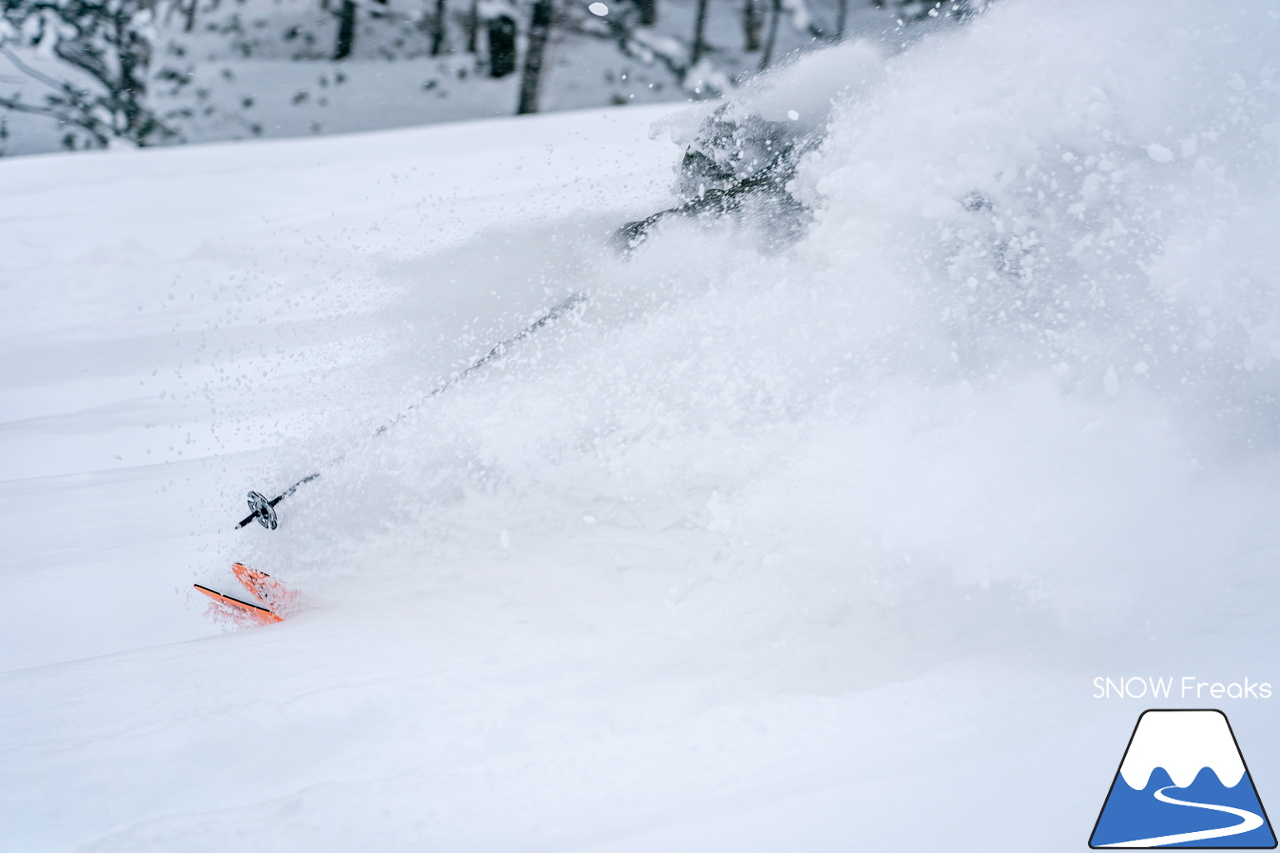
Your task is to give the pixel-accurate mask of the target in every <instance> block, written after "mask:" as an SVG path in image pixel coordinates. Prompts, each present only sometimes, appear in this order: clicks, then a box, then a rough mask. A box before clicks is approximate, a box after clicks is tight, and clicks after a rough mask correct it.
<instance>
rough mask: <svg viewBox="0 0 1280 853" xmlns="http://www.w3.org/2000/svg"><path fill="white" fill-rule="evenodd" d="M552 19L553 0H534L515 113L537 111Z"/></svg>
mask: <svg viewBox="0 0 1280 853" xmlns="http://www.w3.org/2000/svg"><path fill="white" fill-rule="evenodd" d="M554 20H555V8H554V0H534V3H533V14H532V15H531V16H530V19H529V42H528V45H527V46H526V47H525V52H524V71H523V72H522V73H521V75H520V103H519V105H518V106H517V107H516V114H517V115H526V114H528V113H536V112H537V111H538V102H539V101H540V100H541V97H542V81H543V77H544V68H543V66H544V60H545V58H546V52H547V40H548V39H549V38H550V37H551V27H552V24H553V22H554Z"/></svg>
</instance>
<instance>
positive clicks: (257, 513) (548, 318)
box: [236, 293, 587, 530]
mask: <svg viewBox="0 0 1280 853" xmlns="http://www.w3.org/2000/svg"><path fill="white" fill-rule="evenodd" d="M586 301H587V296H586V294H585V293H575V294H573V295H572V296H570V297H569V298H568V299H565V300H564V301H563V302H560V303H558V304H556V305H553V306H552V307H551V308H550V309H549V310H548V311H547V312H546V313H545V314H543V315H542V316H540V317H538V319H536V320H534V321H533V322H532V323H530V324H529V325H527V326H525V327H524V328H523V329H521V330H520V331H518V332H516V333H515V334H514V335H512V336H511V337H509V338H505V339H503V340H501V341H499V342H498V343H496V344H494V345H493V348H492V349H490V350H489V351H488V352H487V353H485V354H484V355H482V356H480V357H479V358H477V359H476V360H475V361H473V362H471V364H469V365H467V367H466V368H465V369H463V370H462V371H460V372H459V373H456V374H454V375H453V376H451V377H450V378H449V379H448V380H447V381H445V382H443V383H441V384H440V385H437V386H436V387H435V388H433V389H431V390H430V391H428V392H427V393H426V394H425V395H424V396H423V397H422V399H420V400H418V401H417V402H416V403H412V404H410V405H409V406H408V407H407V408H405V410H404V411H402V412H400V413H399V414H397V415H396V416H395V417H394V418H392V419H391V420H389V421H387V422H386V423H385V424H383V425H382V426H380V427H378V428H377V429H376V430H374V431H373V434H372V435H370V436H369V438H377V437H378V436H380V435H382V434H383V433H384V432H386V431H387V430H389V429H391V427H393V426H395V425H396V424H398V423H400V422H401V421H403V420H404V419H405V418H407V417H409V415H411V414H412V413H413V412H414V411H416V410H417V409H418V408H420V407H421V406H423V405H424V404H426V403H427V402H428V401H429V400H431V399H432V398H434V397H437V396H439V395H440V394H443V393H444V392H445V391H448V390H449V389H450V388H452V387H453V386H454V385H457V384H458V383H459V382H461V381H462V380H463V379H466V378H467V377H468V376H470V375H471V374H472V373H475V372H476V371H477V370H479V369H480V368H482V367H484V366H485V365H486V364H488V363H490V362H491V361H495V360H497V359H499V358H501V357H502V356H503V355H505V354H506V352H507V350H508V349H510V348H511V347H512V346H514V345H515V344H518V343H520V342H521V341H523V340H524V339H525V338H527V337H529V336H530V335H532V334H534V333H536V332H537V331H538V330H539V329H541V328H542V327H543V326H545V325H547V324H548V323H550V322H552V321H554V320H557V319H559V318H560V317H562V316H564V315H565V314H567V313H568V312H569V311H572V310H573V309H575V308H577V307H578V306H579V305H581V304H582V303H584V302H586ZM346 457H347V454H346V453H344V454H342V455H341V456H338V457H337V458H335V459H331V460H330V461H329V463H328V465H327V466H326V467H332V466H333V465H336V464H337V463H339V462H341V461H342V460H343V459H345V458H346ZM319 477H320V472H319V471H317V472H315V473H314V474H308V475H307V476H305V477H303V478H302V479H301V480H299V481H298V482H296V483H294V484H293V485H292V486H290V487H289V488H287V489H285V490H284V491H283V492H281V493H280V494H278V495H276V496H275V497H274V498H268V497H267V496H266V495H264V494H262V493H261V492H249V495H248V497H249V514H248V515H247V516H245V517H244V518H242V519H241V520H240V523H239V524H237V525H236V529H237V530H239V529H240V528H242V527H244V526H246V525H247V524H249V522H251V521H253V520H255V519H256V520H257V522H258V523H259V524H261V525H262V526H263V527H265V528H267V529H268V530H275V529H276V527H278V526H279V521H278V519H277V517H276V504H278V503H280V501H282V500H284V499H285V498H287V497H289V496H290V495H292V494H293V493H294V492H296V491H297V490H298V487H299V486H303V485H305V484H307V483H310V482H311V481H312V480H316V479H319Z"/></svg>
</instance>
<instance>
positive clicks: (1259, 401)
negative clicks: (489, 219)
mask: <svg viewBox="0 0 1280 853" xmlns="http://www.w3.org/2000/svg"><path fill="white" fill-rule="evenodd" d="M1277 43H1280V21H1277V20H1276V15H1275V14H1274V10H1271V9H1270V8H1269V6H1268V4H1266V3H1257V4H1237V5H1235V6H1233V7H1232V8H1231V9H1229V10H1227V11H1225V12H1224V11H1223V10H1222V8H1221V7H1220V6H1217V5H1214V4H1204V3H1199V2H1172V3H1171V2H1168V1H1167V0H1160V2H1133V3H1126V4H1123V5H1122V6H1120V7H1117V6H1116V5H1115V4H1110V3H1101V2H1099V3H1087V4H1044V3H1030V2H1027V3H1018V2H1009V3H1005V4H998V5H996V6H995V7H993V8H992V9H991V11H990V12H989V13H987V14H986V15H984V16H981V17H979V18H978V19H976V20H975V21H973V22H972V23H971V24H970V25H969V26H967V27H964V28H959V29H956V30H954V31H951V32H947V33H940V34H937V35H935V36H932V37H929V38H927V39H925V40H923V41H922V42H920V43H919V44H917V45H915V46H913V47H912V48H911V49H910V50H908V51H906V52H904V53H902V54H900V55H898V56H896V57H893V58H890V59H886V60H883V72H882V74H883V76H882V77H881V76H879V75H878V74H871V73H866V74H862V76H861V78H860V79H865V80H869V81H871V82H870V83H869V84H868V85H866V86H861V87H858V88H856V90H854V91H851V92H846V93H845V94H841V91H842V90H843V89H844V88H845V84H846V82H847V81H844V80H840V79H828V80H827V81H826V82H827V84H828V91H829V92H830V93H831V96H832V97H834V98H835V100H836V103H837V109H836V111H835V114H834V117H833V118H832V119H831V122H830V125H829V131H828V135H827V138H826V140H825V142H824V144H823V145H822V146H821V147H820V148H819V149H817V150H815V151H813V152H811V153H810V154H809V155H807V156H806V157H805V159H804V160H803V161H802V163H801V165H800V168H799V171H798V173H797V176H796V177H795V179H794V181H793V183H792V185H791V187H792V191H793V192H794V193H795V194H796V195H797V196H798V197H799V198H801V199H802V200H803V201H804V202H805V204H806V205H807V206H808V207H809V208H810V209H811V211H812V214H813V217H814V218H813V222H812V224H811V225H810V226H809V228H808V230H807V232H806V233H805V235H804V236H803V237H802V238H801V239H800V240H799V242H797V243H793V244H790V245H788V246H786V247H784V248H782V249H776V248H775V249H773V250H765V249H760V248H757V247H756V245H755V244H754V243H753V242H752V240H750V239H746V236H745V234H744V230H743V227H742V226H741V225H740V224H737V225H730V224H727V223H726V224H724V225H723V226H722V227H719V228H717V227H715V226H708V225H707V224H706V223H705V222H680V221H672V222H669V223H664V225H663V227H662V228H661V229H660V230H659V233H658V234H657V235H656V236H655V238H654V239H653V240H652V242H651V243H649V244H646V245H645V246H644V247H643V248H642V249H641V250H639V251H638V252H637V253H636V254H635V255H634V256H633V257H632V258H630V259H629V260H625V261H624V260H618V259H614V258H612V257H610V256H604V255H602V256H600V257H592V256H591V255H590V253H589V252H588V251H586V250H583V249H578V250H576V251H577V254H576V255H575V254H574V251H568V250H557V252H551V251H550V250H549V249H546V248H545V246H543V244H544V243H545V236H546V235H545V234H544V235H530V237H529V239H528V240H527V241H525V242H523V243H519V244H517V245H516V246H515V248H514V250H513V251H514V255H515V256H517V257H516V258H515V260H510V259H509V264H510V266H509V267H507V268H508V269H511V268H518V269H520V270H521V272H520V274H521V275H527V276H530V277H531V281H530V292H536V291H537V290H538V288H543V289H544V290H545V292H547V296H546V297H545V300H546V302H547V304H550V302H551V301H552V300H554V299H555V298H558V297H560V296H563V295H564V292H565V290H566V288H567V287H569V286H571V285H569V284H568V283H571V282H575V281H583V282H586V283H585V284H584V285H583V289H585V290H586V291H587V292H588V293H589V294H590V297H591V303H590V305H589V306H588V308H587V309H586V310H585V311H584V313H583V314H582V316H581V319H578V320H574V321H572V322H569V323H565V324H562V325H560V326H558V327H556V328H554V329H548V330H547V333H546V334H545V335H544V336H541V337H540V338H539V339H538V340H537V341H535V342H531V343H530V344H529V346H528V347H526V348H523V349H522V350H521V351H519V352H513V353H512V354H511V356H510V357H509V358H508V359H506V360H505V361H504V363H503V364H502V365H501V366H500V367H495V369H494V370H493V371H491V372H490V373H489V374H487V375H485V376H483V377H479V376H478V377H477V378H476V381H474V382H471V383H469V384H468V385H467V386H466V387H459V388H458V389H457V391H456V393H453V392H451V394H450V395H448V396H447V398H440V399H439V400H438V405H434V406H432V407H430V409H429V410H428V411H424V412H423V413H422V415H421V418H420V420H418V421H416V423H415V426H414V427H413V428H411V429H406V430H404V431H402V432H400V433H399V434H397V435H395V436H392V437H391V438H390V441H389V442H388V446H387V448H386V450H385V451H384V453H383V454H382V456H381V457H380V459H379V467H380V468H381V469H384V470H390V471H394V472H395V473H394V474H393V475H387V478H388V479H389V480H390V481H391V482H381V481H380V485H379V488H380V489H385V494H387V495H388V498H387V501H388V504H389V505H393V506H397V507H400V508H401V509H402V510H403V512H402V513H401V514H400V515H394V514H392V515H388V514H387V513H386V512H385V510H386V507H379V508H378V510H377V515H378V517H379V518H381V519H383V520H384V521H385V520H386V519H388V518H396V519H398V520H399V522H403V524H404V525H405V526H409V527H415V528H416V529H419V530H420V531H421V534H420V536H416V537H412V538H413V541H414V545H413V549H414V552H413V554H412V555H405V557H404V559H405V560H409V559H412V560H415V561H417V560H420V559H421V558H422V555H423V554H426V555H429V556H428V559H426V561H425V562H426V563H428V564H430V565H431V566H432V568H431V569H430V570H429V571H430V572H431V574H432V577H440V578H444V577H452V578H455V579H456V578H457V577H459V576H460V574H459V573H464V572H471V573H474V572H475V571H477V570H476V569H475V568H474V566H475V565H476V564H477V561H478V562H479V563H480V564H483V565H491V566H494V567H495V568H493V569H492V571H493V572H495V573H496V576H500V577H505V578H507V580H504V581H503V583H504V584H511V590H513V591H512V592H511V594H512V595H513V596H516V597H519V596H520V595H521V594H529V595H534V594H537V593H534V592H532V591H531V589H532V588H531V587H525V586H524V584H534V585H535V586H536V588H537V589H539V590H541V594H545V595H548V596H550V597H552V598H554V592H553V591H549V590H550V588H551V587H554V586H555V585H556V584H564V585H568V586H574V587H575V588H577V589H582V588H590V587H591V585H592V584H603V585H605V586H608V587H609V588H610V589H612V590H613V593H614V594H617V595H619V596H621V597H623V598H624V599H625V600H627V601H628V602H629V603H628V606H632V605H634V606H635V607H637V608H641V609H643V607H645V606H647V605H648V604H652V605H654V606H655V607H657V608H659V609H661V608H662V607H667V608H669V612H670V613H672V614H678V615H677V616H673V617H672V618H675V619H676V620H677V621H678V622H680V625H681V628H680V630H687V631H721V632H722V633H721V640H725V641H727V640H726V639H725V638H727V637H733V638H737V639H742V638H744V637H755V638H757V639H758V640H759V643H760V649H761V650H762V651H761V654H762V655H766V656H767V654H772V653H779V654H780V653H781V652H777V649H779V648H787V645H786V644H787V643H791V642H794V643H800V644H804V643H810V642H812V643H816V644H817V645H818V646H823V647H829V648H830V649H846V650H847V649H849V648H852V647H854V646H856V645H857V644H858V643H859V642H861V641H862V640H861V639H859V638H862V639H866V638H867V637H870V636H872V635H875V636H878V637H880V638H881V645H882V646H883V637H884V636H885V631H891V632H896V631H903V632H909V633H911V634H912V635H913V637H914V639H913V640H912V641H910V642H899V643H890V644H889V645H892V646H894V648H895V649H896V650H897V651H895V652H894V654H895V655H897V656H898V660H897V663H898V664H901V665H904V666H905V665H908V664H909V661H908V660H907V658H912V657H913V656H915V657H916V658H923V659H928V658H930V657H931V656H934V655H938V654H942V652H940V651H938V650H939V649H941V648H944V647H945V648H947V649H950V650H953V651H962V650H963V649H964V648H966V647H972V646H975V645H982V644H985V643H988V642H992V641H993V637H996V636H998V637H999V639H1000V641H1001V642H1002V643H1004V642H1007V641H1008V639H1009V636H1008V632H1015V633H1016V634H1018V635H1019V636H1022V637H1030V636H1036V637H1039V638H1041V639H1042V640H1043V638H1044V637H1045V636H1046V629H1045V625H1046V624H1047V623H1046V622H1045V621H1044V619H1043V615H1044V614H1046V613H1047V614H1050V615H1051V617H1052V620H1056V621H1057V622H1058V623H1059V624H1060V625H1062V626H1064V630H1070V631H1077V632H1083V633H1084V634H1085V635H1090V636H1092V635H1097V634H1106V633H1109V632H1112V631H1119V630H1126V626H1135V625H1136V626H1138V630H1143V631H1153V632H1156V633H1157V634H1158V633H1159V632H1161V631H1168V630H1171V629H1172V627H1173V626H1174V625H1176V624H1178V620H1180V619H1182V618H1184V617H1185V616H1186V615H1187V614H1188V613H1189V612H1191V611H1193V610H1198V611H1199V612H1214V613H1218V614H1222V613H1225V612H1226V611H1227V609H1228V608H1230V609H1231V610H1232V613H1233V614H1234V617H1233V618H1240V617H1242V616H1243V617H1247V618H1256V619H1265V618H1267V617H1265V616H1264V615H1263V614H1262V612H1261V611H1254V610H1252V609H1251V605H1249V604H1247V603H1245V604H1243V605H1242V604H1241V603H1240V599H1241V598H1242V595H1243V594H1245V593H1247V592H1248V591H1249V590H1255V589H1258V588H1259V586H1260V585H1263V586H1265V588H1266V589H1270V588H1271V587H1270V586H1266V585H1267V584H1269V583H1270V582H1269V581H1265V580H1264V579H1263V578H1264V577H1265V574H1266V572H1267V571H1269V569H1268V567H1267V563H1266V560H1265V555H1266V552H1267V550H1268V549H1272V548H1275V547H1276V546H1277V545H1280V542H1277V541H1276V539H1277V535H1276V528H1275V525H1274V523H1272V521H1271V519H1273V518H1274V517H1275V512H1276V511H1277V510H1280V506H1277V500H1276V497H1275V495H1274V490H1273V489H1272V488H1271V487H1270V486H1268V485H1267V483H1268V481H1269V480H1273V479H1274V475H1275V474H1276V473H1277V471H1276V468H1277V465H1276V459H1275V455H1274V451H1275V447H1276V439H1277V437H1280V436H1278V435H1277V431H1276V426H1277V414H1278V412H1277V408H1276V404H1275V401H1274V395H1275V392H1276V389H1277V378H1280V363H1278V362H1277V358H1280V325H1277V322H1278V321H1280V298H1278V293H1280V290H1278V288H1280V281H1278V280H1277V275H1278V273H1277V270H1280V263H1277V262H1278V261H1280V255H1278V250H1277V249H1276V248H1275V243H1274V240H1273V237H1272V235H1271V234H1270V230H1269V229H1270V228H1271V227H1272V226H1273V225H1274V223H1275V222H1276V221H1278V214H1280V195H1278V194H1277V177H1276V175H1277V171H1276V166H1277V159H1278V146H1280V136H1278V132H1280V94H1278V92H1280V89H1278V88H1277V79H1276V75H1277V71H1276V68H1275V60H1274V56H1273V52H1272V51H1271V48H1272V47H1273V46H1274V45H1275V44H1277ZM843 49H844V50H849V51H862V53H860V54H859V58H858V62H860V63H862V62H865V61H866V53H865V52H866V48H865V47H858V46H853V47H849V48H843ZM810 61H811V62H813V63H814V64H815V67H816V66H817V65H818V64H820V63H826V65H827V67H832V68H836V67H841V63H839V62H832V61H831V57H814V58H813V59H812V60H810ZM860 67H861V66H860ZM799 68H801V69H802V68H803V62H802V63H801V65H800V66H799ZM789 73H792V74H794V75H796V76H797V77H798V78H800V79H806V80H809V79H810V78H809V77H806V76H805V75H804V74H803V73H800V72H797V71H796V70H793V71H792V72H789ZM797 97H798V98H803V99H804V100H805V102H806V103H809V102H811V101H812V100H813V91H812V90H811V89H809V90H806V91H805V92H804V93H802V94H798V95H797ZM780 98H781V99H782V100H779V99H780ZM783 100H785V98H782V96H781V95H780V94H779V93H778V92H777V91H773V92H771V93H770V103H771V104H773V103H774V102H776V103H777V104H778V105H780V106H779V108H780V109H781V108H785V107H786V104H784V103H782V101H783ZM797 103H799V101H798V102H797ZM811 111H812V108H810V107H806V109H805V110H804V112H806V113H807V112H811ZM796 112H802V111H801V110H799V109H797V110H796ZM766 228H767V224H766ZM570 236H572V235H570ZM537 246H543V247H542V248H536V247H537ZM522 253H523V254H522ZM527 270H533V271H534V272H527ZM535 279H536V280H535ZM402 308H403V311H404V313H405V315H406V316H412V315H413V314H414V312H419V313H422V314H426V313H427V312H428V311H429V308H428V307H427V306H426V305H425V304H409V303H406V305H404V306H402ZM517 320H518V318H516V317H512V325H513V326H517V327H518V323H517ZM494 336H495V337H498V336H500V335H497V333H496V332H495V333H494ZM483 337H484V335H483V334H480V333H479V332H478V333H477V339H478V340H480V339H483ZM423 436H429V438H423ZM350 476H352V477H356V476H357V475H356V474H352V475H350ZM360 476H368V477H373V476H374V475H372V474H366V475H360ZM359 492H360V490H359V489H355V488H354V487H353V493H359ZM351 512H352V510H351V508H349V507H345V506H344V507H343V508H342V509H341V511H337V510H335V511H334V513H333V514H334V516H340V517H341V518H343V519H348V518H350V517H351V516H350V513H351ZM356 513H357V515H359V511H356ZM331 520H332V519H331ZM399 522H397V529H398V530H400V529H402V527H400V526H399ZM338 527H339V529H343V528H342V526H341V523H339V524H338ZM394 540H395V542H396V543H399V544H394V545H388V548H389V549H390V550H391V551H392V552H395V553H392V554H391V555H390V558H389V559H388V560H385V561H384V562H385V563H386V564H388V565H391V564H396V559H397V557H396V555H397V554H398V553H399V549H401V548H402V547H403V542H404V541H405V540H404V538H403V536H402V535H401V534H399V533H397V536H396V537H394ZM326 547H328V546H326ZM361 547H362V548H365V547H366V545H362V546H361ZM464 564H465V565H468V566H471V568H469V569H465V570H464V569H463V568H461V567H462V566H463V565H464ZM515 566H527V567H529V568H530V572H529V573H528V574H527V575H520V577H523V578H526V579H524V580H516V579H513V577H514V576H513V575H512V574H511V572H512V568H513V567H515ZM553 567H554V568H553ZM485 571H489V570H488V569H486V570H485ZM626 571H634V574H628V575H627V578H626V579H623V580H620V579H619V576H617V575H616V573H617V572H626ZM547 572H554V573H555V575H554V576H555V578H556V580H555V581H554V582H552V581H550V580H548V579H547V578H546V577H545V573H547ZM533 575H539V576H542V577H541V580H538V581H536V582H535V581H532V580H528V579H527V578H529V577H532V576H533ZM606 577H607V578H610V579H611V580H608V581H606V580H604V579H603V578H606ZM605 594H606V593H603V592H602V593H601V595H605ZM1254 600H1257V599H1254ZM1228 602H1233V603H1231V604H1228ZM1206 608H1208V610H1207V611H1206ZM582 618H584V619H585V618H588V617H585V616H584V617H582ZM1224 618H1225V617H1224ZM1022 620H1034V622H1033V623H1032V622H1031V621H1029V622H1028V623H1027V624H1034V628H1033V629H1027V628H1026V625H1025V624H1024V623H1023V621H1022ZM588 621H590V620H589V619H588ZM717 626H718V627H717ZM735 641H736V640H735ZM780 644H781V645H780ZM768 650H772V651H768ZM833 655H835V652H833V651H832V652H824V653H822V654H819V655H817V657H816V658H815V661H816V660H819V659H820V660H821V661H823V662H824V663H822V664H818V663H814V664H813V665H815V666H818V665H821V666H837V664H836V662H835V660H834V657H832V656H833ZM811 663H812V662H811ZM875 665H879V666H886V667H887V666H891V665H893V662H892V661H889V662H888V663H886V659H885V658H884V657H883V656H882V657H880V658H879V659H878V663H877V664H875ZM875 665H873V664H870V663H868V664H866V666H868V667H873V666H875ZM842 671H843V670H842ZM868 672H869V671H860V672H859V673H858V674H852V675H851V674H849V673H848V672H845V676H847V677H849V678H852V679H854V680H857V679H860V678H870V677H873V676H871V675H869V674H868ZM845 676H842V677H845Z"/></svg>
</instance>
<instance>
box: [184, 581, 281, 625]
mask: <svg viewBox="0 0 1280 853" xmlns="http://www.w3.org/2000/svg"><path fill="white" fill-rule="evenodd" d="M192 586H193V587H195V589H196V592H199V593H201V594H203V595H207V596H208V597H209V598H212V599H213V600H214V601H216V602H218V603H219V604H223V605H226V606H227V607H230V608H232V609H233V610H236V611H239V612H241V613H244V614H247V615H249V616H252V617H253V618H254V619H257V620H258V621H259V622H260V623H262V624H263V625H270V624H272V623H275V622H283V621H284V617H283V616H280V615H279V614H277V613H275V612H274V611H272V610H268V609H267V608H265V607H259V606H258V605H256V604H250V603H249V602H247V601H241V600H240V599H238V598H232V597H231V596H229V595H224V594H223V593H221V592H218V591H217V590H215V589H209V587H207V586H201V585H200V584H198V583H194V584H192Z"/></svg>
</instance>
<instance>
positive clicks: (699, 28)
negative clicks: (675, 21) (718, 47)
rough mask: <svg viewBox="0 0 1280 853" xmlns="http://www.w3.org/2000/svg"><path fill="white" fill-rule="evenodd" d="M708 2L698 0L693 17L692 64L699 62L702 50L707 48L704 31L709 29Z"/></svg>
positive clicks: (706, 0)
mask: <svg viewBox="0 0 1280 853" xmlns="http://www.w3.org/2000/svg"><path fill="white" fill-rule="evenodd" d="M707 3H708V0H698V11H697V14H696V16H695V17H694V19H693V47H692V48H691V49H690V51H689V64H690V65H697V64H698V60H699V59H701V58H702V51H703V50H704V49H705V48H706V43H705V42H704V41H703V33H704V32H705V31H706V29H707Z"/></svg>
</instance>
